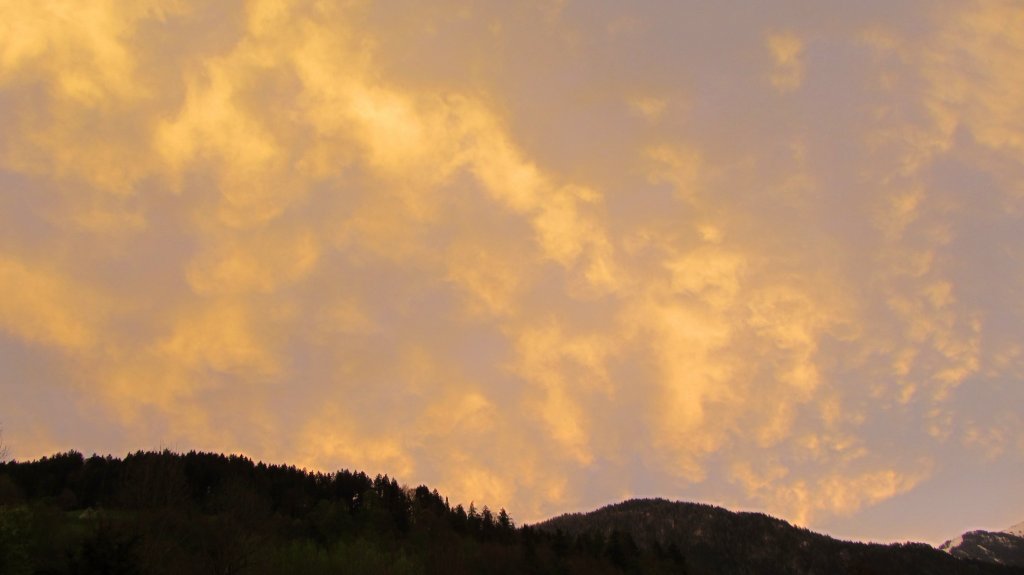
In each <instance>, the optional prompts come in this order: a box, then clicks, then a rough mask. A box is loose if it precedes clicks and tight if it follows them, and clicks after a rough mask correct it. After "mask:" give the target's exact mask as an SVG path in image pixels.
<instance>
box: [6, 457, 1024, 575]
mask: <svg viewBox="0 0 1024 575" xmlns="http://www.w3.org/2000/svg"><path fill="white" fill-rule="evenodd" d="M32 573H39V574H53V575H56V574H74V575H86V574H113V575H118V574H121V575H128V574H167V575H177V574H181V573H189V574H203V573H207V574H210V575H226V574H251V575H270V574H277V573H288V574H291V573H302V574H306V573H311V574H321V573H322V574H328V573H360V574H377V573H379V574H406V573H407V574H415V573H445V574H453V575H458V574H462V573H495V574H515V573H541V574H544V573H548V574H558V575H573V574H577V573H578V574H597V575H600V574H605V573H607V574H615V573H637V574H639V573H650V574H655V575H657V574H669V573H675V574H680V573H689V574H691V575H701V574H711V573H759V574H772V573H780V574H781V573H823V574H824V573H828V574H830V575H832V574H843V573H851V574H852V573H855V574H880V575H881V574H886V573H932V574H935V575H945V574H951V575H952V574H961V573H962V574H978V575H989V574H991V575H997V574H1013V573H1017V574H1021V573H1024V570H1021V569H1012V568H1007V567H1001V566H997V565H986V564H981V563H972V562H967V561H961V560H958V559H956V558H954V557H951V556H949V555H947V554H945V553H940V552H937V551H935V550H932V549H930V548H927V547H924V546H920V545H906V546H880V545H861V544H852V543H843V542H839V541H835V540H832V539H830V538H828V537H825V536H822V535H816V534H814V533H810V532H808V531H805V530H800V529H795V528H793V527H792V526H789V525H788V524H786V523H784V522H782V521H779V520H777V519H772V518H770V517H767V516H764V515H755V514H735V513H730V512H728V511H725V510H723V509H717V508H714V507H710V506H707V505H695V504H675V503H669V502H667V501H658V500H655V501H630V502H626V503H623V504H620V505H617V506H611V507H608V508H605V509H603V510H600V511H598V512H595V513H593V514H588V515H575V516H565V517H561V518H558V519H555V520H552V521H550V522H547V523H545V524H543V525H542V526H539V527H537V528H534V527H528V526H527V527H516V526H515V524H514V522H513V520H512V518H511V517H510V516H509V515H508V514H507V513H506V512H505V510H503V509H499V510H498V511H497V512H495V511H492V510H491V509H490V508H488V507H487V506H480V507H478V506H477V505H475V504H472V503H471V504H470V505H469V507H468V509H467V508H464V507H463V506H462V505H454V506H453V505H451V504H450V503H449V502H448V500H447V499H446V498H444V497H443V496H442V495H440V494H439V493H438V492H437V491H436V490H431V489H429V488H428V487H426V486H419V487H416V488H408V487H405V486H402V485H400V484H399V483H398V481H396V480H395V479H393V478H389V477H387V476H382V475H377V476H375V477H372V478H371V477H370V476H369V475H367V474H365V473H363V472H358V471H346V470H343V471H338V472H336V473H312V472H308V471H305V470H302V469H297V468H295V467H292V466H284V465H267V464H264V463H254V462H253V461H251V460H249V459H247V458H245V457H239V456H226V455H219V454H211V453H196V452H190V453H187V454H180V455H179V454H175V453H170V452H167V451H164V452H137V453H134V454H130V455H128V456H127V457H125V458H123V459H119V458H114V457H99V456H93V457H89V458H85V457H83V456H82V455H81V454H80V453H76V452H69V453H62V454H57V455H54V456H52V457H47V458H43V459H40V460H38V461H30V462H7V463H0V575H27V574H32Z"/></svg>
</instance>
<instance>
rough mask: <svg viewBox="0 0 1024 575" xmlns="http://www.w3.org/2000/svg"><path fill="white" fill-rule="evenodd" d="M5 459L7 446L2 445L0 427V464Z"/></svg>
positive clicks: (0, 430)
mask: <svg viewBox="0 0 1024 575" xmlns="http://www.w3.org/2000/svg"><path fill="white" fill-rule="evenodd" d="M6 459H7V445H6V444H5V443H4V428H3V426H0V462H3V461H4V460H6Z"/></svg>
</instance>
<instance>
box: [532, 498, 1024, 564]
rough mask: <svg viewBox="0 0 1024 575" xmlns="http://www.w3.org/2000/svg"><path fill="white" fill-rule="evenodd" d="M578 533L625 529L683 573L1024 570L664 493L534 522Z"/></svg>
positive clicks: (605, 534)
mask: <svg viewBox="0 0 1024 575" xmlns="http://www.w3.org/2000/svg"><path fill="white" fill-rule="evenodd" d="M535 527H536V528H537V529H538V530H541V531H547V532H549V533H556V534H557V533H562V534H564V535H565V536H567V537H576V538H577V539H579V538H585V537H586V534H587V533H594V534H597V535H598V536H601V537H605V538H609V537H611V536H612V534H613V533H623V534H625V535H628V536H629V537H631V538H632V539H633V540H635V541H636V544H637V545H638V546H640V547H642V548H653V549H655V550H656V551H658V552H662V553H668V554H678V555H680V556H682V557H683V558H684V559H685V565H686V567H687V572H688V573H690V574H691V575H694V574H702V573H708V574H711V573H736V574H778V575H782V574H793V575H797V574H799V575H810V574H836V575H839V574H844V573H849V574H855V573H856V574H860V573H871V574H877V575H883V574H889V573H892V574H897V573H899V574H905V573H915V574H935V575H939V574H946V573H949V574H954V573H955V574H967V573H976V574H983V573H984V574H987V573H993V574H994V573H1006V574H1009V573H1018V574H1020V573H1024V569H1019V568H1013V567H1007V566H1003V565H996V564H993V563H988V564H986V563H984V562H980V561H975V560H972V558H969V557H966V558H963V559H960V558H958V557H956V556H951V555H949V554H946V553H942V552H941V551H939V550H936V549H935V548H933V547H931V546H929V545H926V544H924V543H903V544H893V545H879V544H867V543H854V542H847V541H839V540H836V539H833V538H831V537H828V536H826V535H821V534H819V533H814V532H811V531H809V530H807V529H802V528H799V527H795V526H793V525H790V524H789V523H787V522H785V521H782V520H780V519H776V518H774V517H769V516H768V515H764V514H761V513H734V512H732V511H728V510H726V509H722V508H720V507H714V506H711V505H704V504H698V503H683V502H672V501H666V500H664V499H638V500H630V501H625V502H623V503H618V504H615V505H609V506H607V507H603V508H601V509H598V510H596V511H593V512H590V513H585V514H579V513H576V514H569V515H562V516H560V517H556V518H554V519H550V520H548V521H545V522H543V523H540V524H538V525H536V526H535Z"/></svg>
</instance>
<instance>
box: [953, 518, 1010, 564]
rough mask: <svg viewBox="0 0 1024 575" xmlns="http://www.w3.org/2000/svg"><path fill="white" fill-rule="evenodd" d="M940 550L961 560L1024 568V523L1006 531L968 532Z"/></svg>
mask: <svg viewBox="0 0 1024 575" xmlns="http://www.w3.org/2000/svg"><path fill="white" fill-rule="evenodd" d="M939 549H941V550H942V551H945V552H946V553H949V554H950V555H952V556H954V557H959V558H961V559H974V560H977V561H988V562H990V563H999V564H1001V565H1015V566H1018V567H1024V523H1018V524H1017V525H1014V526H1013V527H1010V528H1009V529H1006V530H1005V531H982V530H978V531H968V532H967V533H964V534H963V535H961V536H960V537H957V538H956V539H950V540H949V541H946V542H945V543H943V544H942V545H940V546H939Z"/></svg>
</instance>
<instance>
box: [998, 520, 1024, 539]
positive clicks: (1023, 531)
mask: <svg viewBox="0 0 1024 575" xmlns="http://www.w3.org/2000/svg"><path fill="white" fill-rule="evenodd" d="M1003 533H1009V534H1010V535H1017V536H1018V537H1024V523H1018V524H1016V525H1014V526H1013V527H1010V528H1009V529H1007V530H1005V531H1003Z"/></svg>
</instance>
